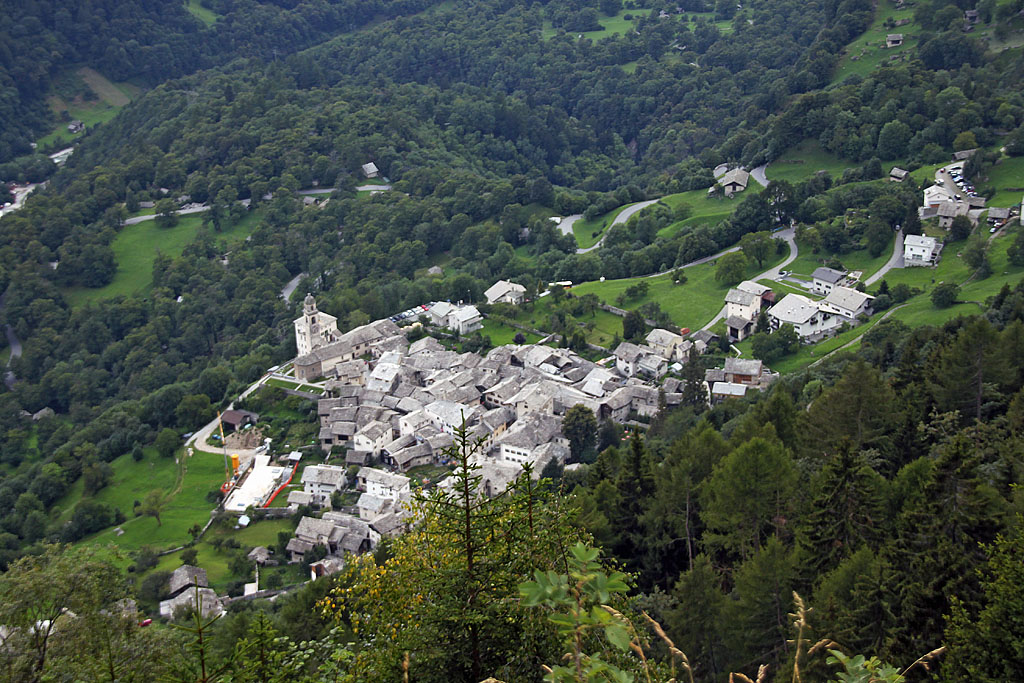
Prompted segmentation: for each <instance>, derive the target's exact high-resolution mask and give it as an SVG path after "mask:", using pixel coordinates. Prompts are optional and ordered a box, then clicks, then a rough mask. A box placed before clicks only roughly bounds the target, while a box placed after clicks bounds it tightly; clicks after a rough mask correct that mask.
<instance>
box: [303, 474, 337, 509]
mask: <svg viewBox="0 0 1024 683" xmlns="http://www.w3.org/2000/svg"><path fill="white" fill-rule="evenodd" d="M346 483H347V480H346V478H345V468H344V467H337V466H335V465H310V466H308V467H306V469H304V470H302V491H303V493H305V494H307V495H308V496H309V502H310V503H312V504H314V505H326V504H327V503H328V502H330V500H331V494H333V493H334V492H335V491H340V490H341V489H343V488H344V487H345V485H346Z"/></svg>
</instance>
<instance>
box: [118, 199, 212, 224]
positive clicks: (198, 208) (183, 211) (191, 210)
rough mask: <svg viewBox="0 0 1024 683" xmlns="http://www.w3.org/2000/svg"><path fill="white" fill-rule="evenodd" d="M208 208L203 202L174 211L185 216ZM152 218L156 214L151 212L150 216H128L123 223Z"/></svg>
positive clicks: (134, 222)
mask: <svg viewBox="0 0 1024 683" xmlns="http://www.w3.org/2000/svg"><path fill="white" fill-rule="evenodd" d="M209 210H210V207H209V206H207V205H205V204H203V205H202V206H192V207H189V208H187V209H181V210H180V211H177V212H176V213H177V214H178V215H179V216H185V215H188V214H190V213H202V212H203V211H209ZM154 218H156V214H153V215H151V216H136V217H135V218H129V219H128V220H126V221H125V222H124V224H125V225H135V224H137V223H145V222H146V221H151V220H153V219H154Z"/></svg>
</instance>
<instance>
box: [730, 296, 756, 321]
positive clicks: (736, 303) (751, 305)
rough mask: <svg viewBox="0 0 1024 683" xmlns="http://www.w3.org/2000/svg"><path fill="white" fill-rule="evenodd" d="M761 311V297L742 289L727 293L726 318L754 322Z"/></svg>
mask: <svg viewBox="0 0 1024 683" xmlns="http://www.w3.org/2000/svg"><path fill="white" fill-rule="evenodd" d="M760 311H761V297H760V295H758V294H754V293H753V292H747V291H744V290H742V289H730V290H729V291H728V292H726V293H725V315H726V317H737V318H743V319H744V320H753V319H754V318H756V317H757V314H758V313H759V312H760Z"/></svg>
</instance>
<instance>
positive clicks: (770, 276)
mask: <svg viewBox="0 0 1024 683" xmlns="http://www.w3.org/2000/svg"><path fill="white" fill-rule="evenodd" d="M795 235H796V231H795V230H793V228H786V229H785V230H780V231H779V232H777V233H775V235H773V237H775V238H781V239H784V240H786V244H788V245H789V256H787V257H786V260H785V261H783V262H782V263H780V264H779V265H777V266H775V267H774V268H769V269H768V270H766V271H764V272H763V273H761V274H760V275H755V276H754V277H752V278H750V279H751V280H752V281H754V282H757V281H758V280H776V279H778V277H779V271H781V270H782V269H783V268H785V267H786V266H788V265H789V264H790V263H792V262H793V261H795V260H796V257H797V256H799V255H800V249H799V248H798V247H797V246H796V237H795ZM736 249H739V247H733V248H732V249H729V250H728V251H735V250H736ZM722 253H723V254H724V253H726V252H722ZM717 256H720V254H719V255H716V256H713V257H711V258H717ZM709 260H711V259H710V258H709V259H704V261H709ZM695 264H696V261H695V262H694V263H692V264H689V263H688V264H687V266H690V265H695ZM684 267H686V266H684ZM725 310H726V307H725V306H722V310H720V311H719V312H718V315H716V316H715V317H714V318H712V319H711V322H709V323H708V324H707V325H705V326H704V327H702V328H700V329H702V330H709V329H711V327H712V326H713V325H714V324H715V323H717V322H718V321H719V320H721V319H722V318H724V317H725Z"/></svg>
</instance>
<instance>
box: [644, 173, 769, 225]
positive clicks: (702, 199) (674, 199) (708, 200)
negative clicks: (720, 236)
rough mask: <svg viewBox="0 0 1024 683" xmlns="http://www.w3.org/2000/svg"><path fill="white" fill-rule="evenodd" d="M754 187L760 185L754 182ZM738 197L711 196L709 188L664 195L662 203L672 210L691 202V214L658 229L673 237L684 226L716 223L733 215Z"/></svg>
mask: <svg viewBox="0 0 1024 683" xmlns="http://www.w3.org/2000/svg"><path fill="white" fill-rule="evenodd" d="M751 182H752V183H753V187H755V188H758V187H760V186H759V185H757V183H756V182H753V181H751ZM737 201H738V200H737V199H736V198H727V197H709V196H708V192H707V190H690V191H689V192H680V193H678V194H670V195H668V196H666V197H662V199H661V203H662V204H667V205H668V206H669V207H670V208H671V209H672V210H675V209H677V208H678V207H679V205H680V204H689V205H690V208H691V214H690V216H689V217H688V218H686V219H685V220H682V221H679V222H677V223H673V224H671V225H667V226H665V227H664V228H662V229H661V230H659V231H658V236H659V237H672V236H674V235H675V234H677V233H678V232H679V231H680V230H682V229H683V228H686V227H689V226H692V225H706V224H715V223H718V222H719V221H722V220H724V219H726V218H728V217H729V216H731V215H732V212H733V211H734V210H735V208H736V202H737Z"/></svg>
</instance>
